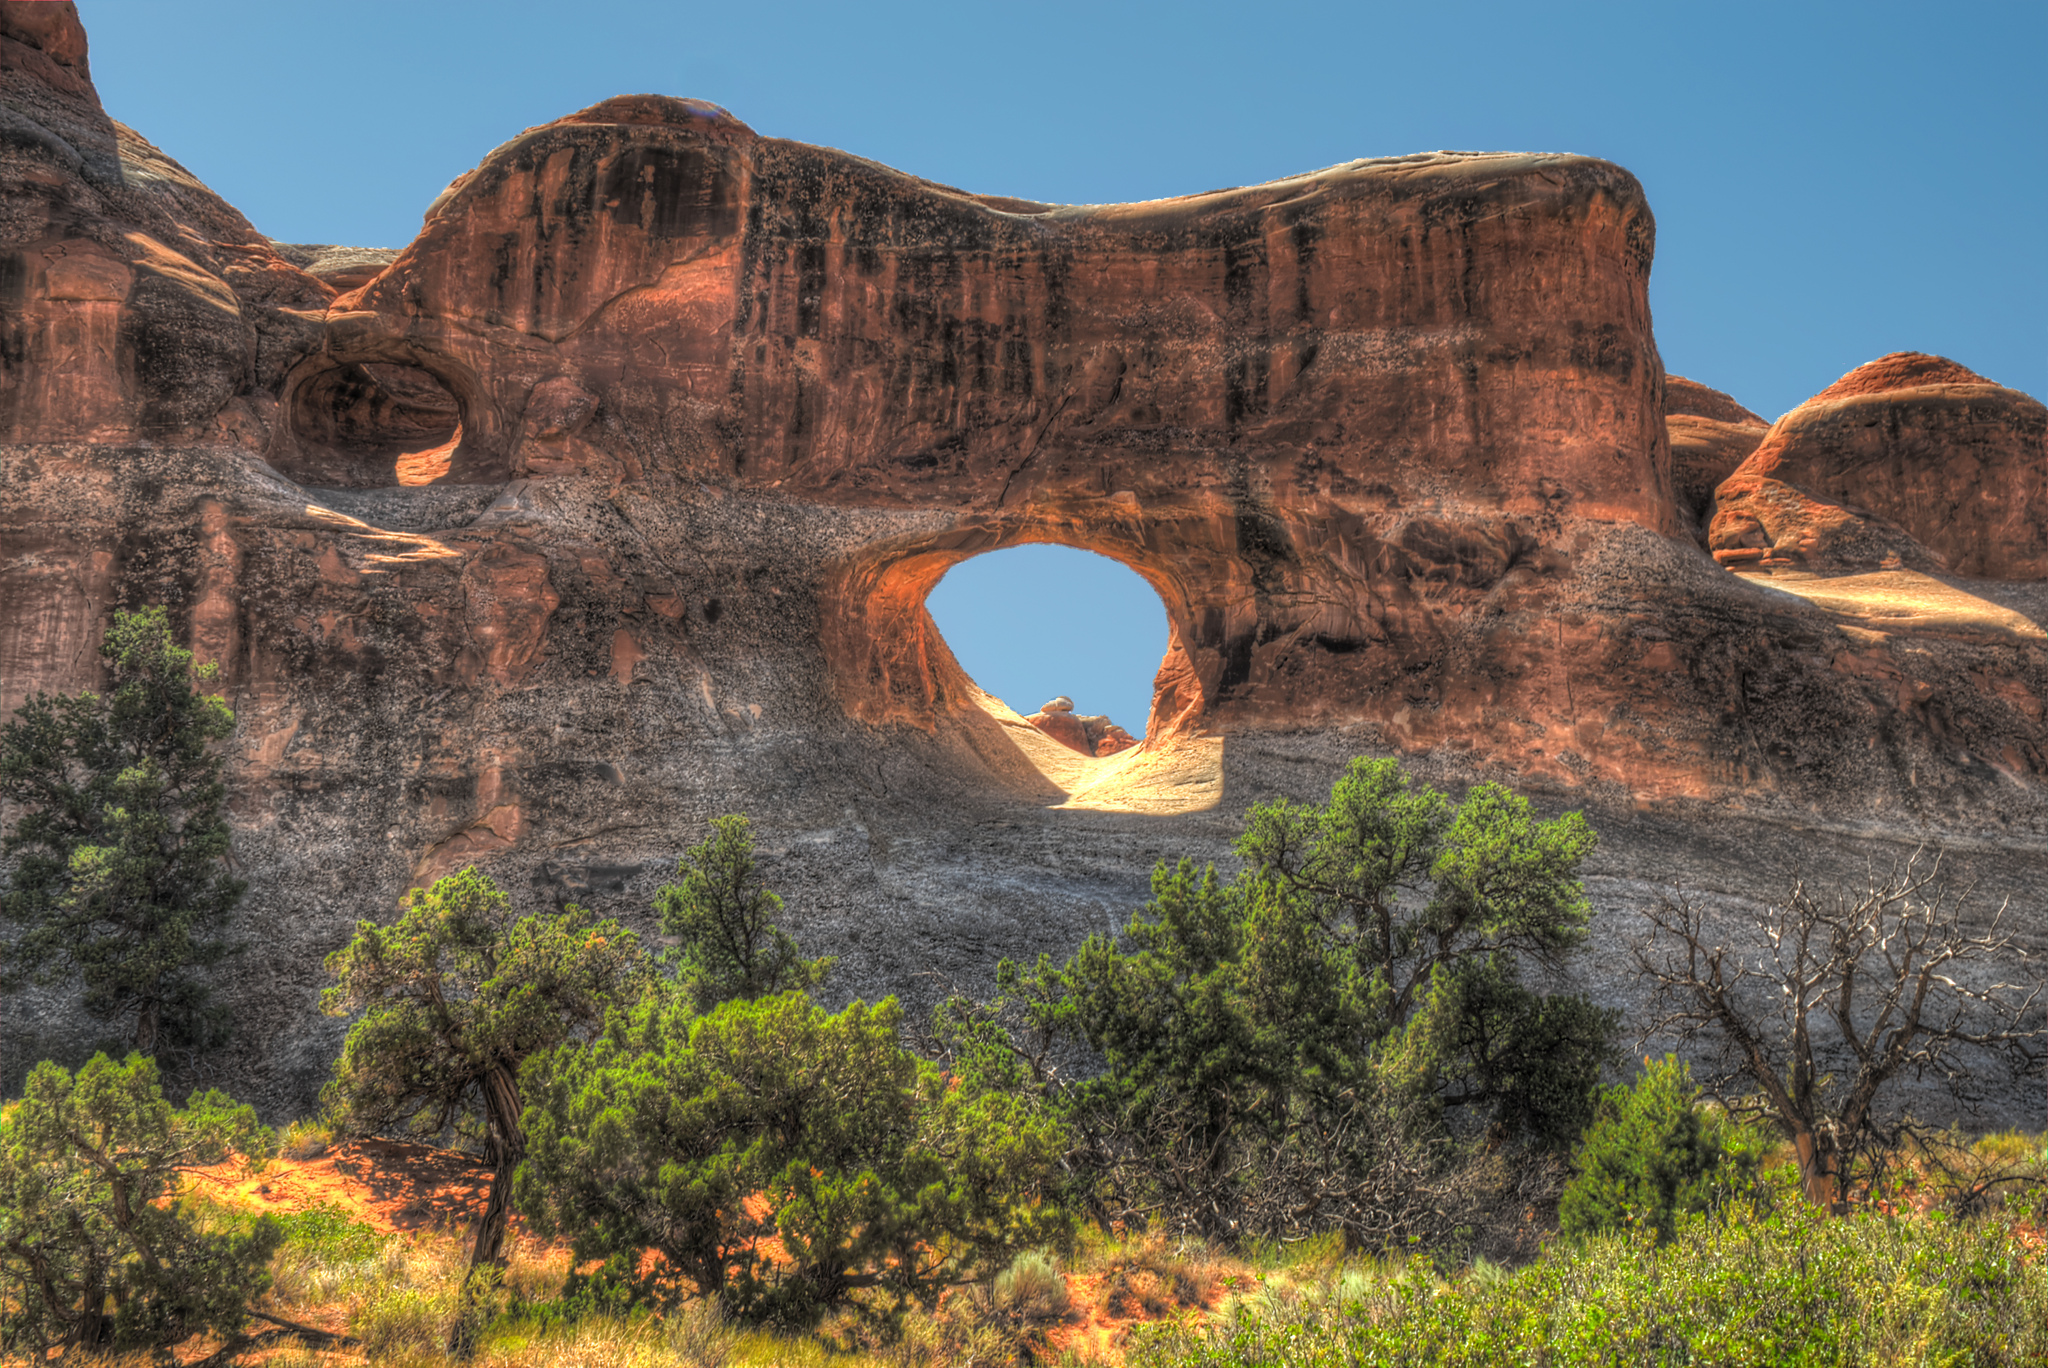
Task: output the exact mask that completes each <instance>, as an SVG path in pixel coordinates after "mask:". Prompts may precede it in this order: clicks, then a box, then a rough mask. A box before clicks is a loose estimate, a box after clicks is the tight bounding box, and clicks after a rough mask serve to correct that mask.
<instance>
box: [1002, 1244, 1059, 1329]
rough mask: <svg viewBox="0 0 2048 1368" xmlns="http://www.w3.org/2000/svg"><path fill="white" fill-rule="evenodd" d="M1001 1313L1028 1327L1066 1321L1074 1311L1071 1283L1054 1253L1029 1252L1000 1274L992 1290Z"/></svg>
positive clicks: (1013, 1261)
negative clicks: (1056, 1261)
mask: <svg viewBox="0 0 2048 1368" xmlns="http://www.w3.org/2000/svg"><path fill="white" fill-rule="evenodd" d="M990 1293H991V1300H992V1301H993V1302H994V1304H995V1306H996V1308H997V1310H999V1311H1001V1312H1003V1313H1005V1314H1007V1315H1010V1316H1013V1317H1015V1318H1016V1319H1018V1320H1020V1321H1023V1322H1024V1323H1026V1324H1033V1325H1035V1324H1044V1323H1047V1322H1051V1321H1060V1320H1065V1319H1066V1318H1067V1317H1068V1316H1069V1315H1070V1314H1072V1312H1073V1309H1074V1299H1073V1297H1072V1296H1071V1295H1069V1294H1068V1292H1067V1280H1066V1278H1065V1276H1064V1275H1062V1274H1061V1272H1060V1270H1059V1265H1057V1264H1055V1263H1054V1262H1053V1260H1052V1256H1051V1255H1050V1254H1047V1253H1045V1252H1044V1251H1042V1250H1027V1251H1026V1252H1024V1253H1022V1254H1019V1255H1018V1256H1017V1257H1016V1258H1015V1259H1013V1260H1011V1261H1010V1266H1009V1267H1008V1268H1006V1269H1004V1270H1003V1271H1002V1272H1001V1273H998V1274H997V1275H996V1280H995V1284H994V1286H993V1287H992V1288H991V1289H990Z"/></svg>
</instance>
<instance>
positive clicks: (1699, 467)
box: [1664, 375, 1770, 538]
mask: <svg viewBox="0 0 2048 1368" xmlns="http://www.w3.org/2000/svg"><path fill="white" fill-rule="evenodd" d="M1769 428H1770V424H1768V423H1766V422H1765V421H1764V420H1763V419H1762V418H1760V417H1758V416H1757V415H1756V414H1754V413H1751V412H1750V411H1749V410H1748V409H1746V408H1744V407H1743V406H1742V405H1740V404H1738V403H1736V402H1735V400H1734V399H1733V398H1731V397H1729V396H1728V395H1726V394H1723V393H1721V391H1719V390H1717V389H1709V388H1708V387H1707V386H1705V385H1702V384H1700V383H1699V382H1698V381H1695V380H1688V379H1686V378H1685V377H1684V376H1682V375H1667V376H1665V377H1664V430H1665V432H1666V433H1667V434H1668V435H1669V437H1670V439H1671V491H1672V496H1673V498H1674V499H1675V500H1676V502H1677V504H1678V511H1679V513H1680V515H1681V516H1683V517H1684V518H1685V519H1686V522H1687V525H1688V526H1689V527H1691V528H1692V529H1693V530H1695V531H1696V532H1697V533H1698V534H1699V535H1701V536H1702V538H1704V536H1705V532H1706V526H1707V520H1708V519H1709V518H1710V517H1711V516H1712V513H1713V504H1714V491H1715V490H1716V489H1717V488H1719V487H1720V484H1721V482H1722V481H1723V480H1725V479H1727V478H1728V477H1729V476H1730V475H1733V474H1734V473H1735V471H1736V469H1737V468H1738V467H1740V466H1741V464H1742V463H1743V462H1744V461H1746V460H1748V459H1749V455H1750V453H1751V452H1753V451H1755V450H1756V449H1757V445H1758V444H1759V443H1760V442H1762V441H1763V439H1764V433H1765V432H1766V431H1767V430H1768V429H1769Z"/></svg>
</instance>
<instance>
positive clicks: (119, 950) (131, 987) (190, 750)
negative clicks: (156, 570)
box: [0, 608, 245, 1052]
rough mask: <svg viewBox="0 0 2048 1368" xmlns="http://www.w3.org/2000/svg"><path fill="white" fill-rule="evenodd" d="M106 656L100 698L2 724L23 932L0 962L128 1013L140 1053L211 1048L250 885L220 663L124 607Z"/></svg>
mask: <svg viewBox="0 0 2048 1368" xmlns="http://www.w3.org/2000/svg"><path fill="white" fill-rule="evenodd" d="M100 654H101V656H102V657H104V658H105V660H106V662H107V674H108V680H107V690H106V692H105V693H100V694H95V693H82V694H79V695H77V696H75V697H60V696H54V695H50V694H37V695H36V696H35V697H34V698H31V699H30V700H29V701H28V702H27V703H25V704H23V705H22V706H21V707H20V708H19V709H17V710H16V711H15V714H14V720H13V721H11V722H9V723H8V724H7V725H6V726H5V727H4V728H0V800H5V801H6V802H8V803H10V804H13V805H17V810H18V811H19V814H20V815H19V817H18V818H17V820H16V822H15V824H14V826H13V828H12V830H10V831H9V832H8V833H7V836H6V839H5V842H4V850H5V853H6V854H7V855H8V856H9V857H11V858H13V859H14V860H15V862H16V863H15V869H14V876H13V879H12V881H11V883H10V885H9V887H8V890H7V893H6V896H5V899H4V900H0V913H4V915H5V917H6V919H7V920H9V921H11V922H13V923H14V924H15V925H16V926H17V927H18V928H20V929H19V931H18V933H17V935H16V936H15V938H14V940H13V942H12V944H11V945H7V946H4V947H0V949H4V950H5V952H6V956H5V960H4V962H0V969H4V970H5V971H6V978H7V979H8V981H10V982H14V983H20V982H22V981H23V980H26V979H33V980H35V981H39V982H56V981H60V980H62V979H65V978H69V977H72V976H76V977H77V978H79V979H81V980H82V981H83V984H84V989H85V1006H86V1009H87V1010H88V1011H90V1012H92V1013H93V1014H94V1015H95V1016H98V1017H100V1018H102V1019H105V1020H125V1021H126V1022H127V1023H128V1035H129V1039H130V1040H131V1041H132V1043H133V1044H134V1046H135V1048H136V1049H138V1050H142V1051H145V1052H148V1051H151V1050H153V1049H155V1048H156V1047H157V1044H158V1041H159V1038H160V1037H161V1036H163V1035H164V1034H165V1033H166V1032H167V1031H168V1032H170V1033H172V1036H173V1038H174V1039H177V1040H178V1041H180V1042H181V1043H191V1044H204V1043H206V1039H207V1035H208V1033H209V1031H210V1030H211V1029H212V1028H214V1027H217V1025H218V1019H217V1017H215V1015H214V1014H212V1013H210V1012H209V1011H208V1010H207V1005H206V1000H207V996H208V994H207V985H206V977H207V971H209V970H212V969H214V968H216V967H217V966H218V965H219V964H220V962H221V961H222V960H224V959H226V958H227V957H228V956H229V955H231V954H233V953H235V952H236V950H237V949H238V948H239V947H238V946H236V945H235V944H234V943H233V942H231V941H230V940H229V939H228V938H227V936H226V931H227V928H228V920H229V917H230V916H231V915H232V913H233V912H234V909H235V904H236V903H237V902H238V901H240V899H241V896H242V892H243V890H244V888H245V884H244V883H243V881H242V880H240V879H238V878H236V877H235V876H234V874H233V873H232V872H231V870H230V868H229V858H228V836H229V832H228V821H227V810H226V807H227V787H226V785H225V784H224V783H223V782H222V780H221V757H220V756H219V754H218V753H217V752H216V751H215V749H214V743H215V742H217V741H220V740H222V739H224V738H226V737H227V736H228V735H230V734H231V733H232V732H233V731H234V726H235V717H234V714H233V713H232V712H230V711H229V710H228V707H227V704H226V703H225V702H224V701H223V700H222V699H220V698H218V697H213V696H210V695H206V694H202V693H200V692H199V691H198V690H197V689H196V688H194V687H193V685H194V681H195V679H196V680H197V681H198V682H199V683H202V684H203V683H206V682H208V681H211V680H212V679H213V678H214V677H215V675H216V673H217V670H216V667H215V666H214V665H212V664H206V665H202V666H200V667H199V668H198V669H197V670H195V669H194V668H193V665H192V653H191V652H190V651H187V650H184V649H182V648H180V647H179V646H178V645H177V644H176V642H175V641H174V640H173V639H172V636H171V632H170V628H169V626H168V624H167V623H166V620H165V615H164V610H163V609H162V608H146V609H143V610H142V611H141V612H135V613H129V612H119V613H116V614H115V615H114V625H113V627H112V629H111V630H110V631H109V632H108V633H107V636H106V640H105V642H104V643H102V645H101V646H100Z"/></svg>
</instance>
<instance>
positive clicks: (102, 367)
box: [0, 0, 332, 442]
mask: <svg viewBox="0 0 2048 1368" xmlns="http://www.w3.org/2000/svg"><path fill="white" fill-rule="evenodd" d="M0 107H4V108H5V109H6V111H7V120H8V122H7V124H6V127H5V129H4V130H0V223H4V225H5V228H4V240H0V280H4V281H6V282H7V287H8V292H9V294H8V304H7V307H6V309H5V311H4V312H0V357H4V358H6V359H5V360H4V361H0V441H65V440H77V439H80V438H88V439H92V440H96V441H109V442H118V441H128V440H133V439H135V438H138V437H153V438H163V439H169V438H174V437H177V436H179V435H180V434H183V435H185V436H187V437H191V436H197V435H200V434H201V433H202V432H206V431H208V430H209V429H213V428H214V427H215V426H216V423H217V421H218V420H221V419H222V416H223V410H225V409H226V408H227V407H228V405H229V402H230V401H231V400H233V399H234V398H235V397H236V396H237V395H248V396H251V401H252V402H254V403H255V404H256V405H257V406H258V407H264V406H266V405H267V404H268V402H269V401H268V400H267V399H262V398H257V397H256V396H260V395H263V394H264V393H265V392H268V391H274V390H275V387H276V385H277V383H278V381H279V379H280V378H281V376H282V367H283V365H284V364H285V362H286V360H287V358H289V357H290V356H293V355H296V354H298V353H302V352H303V351H305V350H306V349H308V348H309V347H312V346H315V345H317V343H318V337H319V326H320V317H321V313H322V311H324V309H325V307H326V304H327V301H328V299H329V298H330V297H331V295H332V291H331V290H329V289H328V288H327V287H326V286H324V285H322V284H321V283H320V282H319V281H317V280H315V279H313V278H312V277H311V276H308V275H307V274H305V273H304V272H303V271H301V270H299V268H298V267H296V266H294V265H292V264H291V263H290V262H288V261H286V260H285V259H284V258H283V257H281V256H279V255H278V253H277V252H276V250H275V248H274V246H273V244H272V243H271V242H270V240H269V239H268V238H266V237H264V236H263V235H262V234H261V233H258V232H257V231H256V230H255V229H254V228H252V227H251V226H250V225H249V222H248V220H247V219H244V218H243V217H242V216H241V215H240V214H238V213H236V212H235V211H234V210H233V209H232V208H230V207H229V206H228V205H227V204H226V203H224V202H223V201H222V200H221V199H220V198H219V197H218V196H216V195H215V194H214V193H213V192H212V191H210V190H208V189H207V188H206V187H205V186H203V185H201V184H200V183H199V182H198V181H197V180H195V179H194V178H193V177H192V175H191V174H190V173H189V172H187V171H186V170H185V168H184V167H182V166H180V165H178V164H177V163H176V162H175V161H172V160H171V159H170V158H169V157H167V156H165V155H164V154H163V153H162V152H160V151H158V150H157V149H156V148H155V147H153V146H151V145H150V144H149V143H148V142H146V141H144V140H143V138H142V137H141V136H140V135H139V134H137V133H136V132H135V131H134V130H133V129H130V128H127V127H124V126H123V125H121V124H119V123H116V122H114V121H113V120H112V119H109V118H108V117H107V115H106V112H105V111H104V110H103V109H102V108H101V106H100V101H99V95H98V93H97V92H96V91H95V90H94V88H93V84H92V75H91V72H90V70H89V68H88V65H87V61H86V43H85V31H84V29H83V28H82V27H81V26H80V24H79V22H78V14H77V11H76V9H75V7H74V6H73V5H72V4H71V3H69V0H64V2H63V3H52V2H45V3H35V4H27V3H7V4H4V5H0ZM240 417H241V415H236V418H240ZM229 421H233V420H229ZM216 435H217V434H216Z"/></svg>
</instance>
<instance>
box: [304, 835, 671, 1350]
mask: <svg viewBox="0 0 2048 1368" xmlns="http://www.w3.org/2000/svg"><path fill="white" fill-rule="evenodd" d="M327 969H328V972H329V973H331V974H333V975H334V979H335V986H334V987H332V988H330V989H328V990H327V991H326V993H325V994H323V995H322V997H321V1007H322V1008H323V1009H324V1010H325V1011H326V1012H327V1013H328V1014H329V1015H332V1016H356V1017H357V1020H356V1022H355V1024H354V1025H353V1026H351V1027H350V1028H349V1033H348V1037H347V1039H346V1040H345V1041H344V1042H343V1044H342V1050H341V1057H340V1058H339V1059H337V1060H336V1061H335V1064H334V1076H333V1078H332V1080H331V1081H330V1082H329V1083H328V1085H327V1089H326V1093H325V1097H326V1101H327V1105H328V1109H329V1111H330V1113H331V1114H332V1115H333V1116H334V1117H335V1119H336V1120H337V1121H338V1122H339V1123H340V1124H341V1125H342V1126H343V1127H344V1128H346V1129H348V1130H350V1131H353V1132H356V1133H358V1134H375V1133H379V1132H384V1131H389V1130H394V1129H398V1128H400V1127H404V1128H408V1129H410V1130H412V1131H413V1132H415V1133H417V1134H420V1135H422V1136H429V1137H431V1136H438V1135H440V1134H442V1133H444V1132H446V1131H447V1130H449V1129H450V1128H451V1127H458V1126H462V1125H465V1124H467V1125H480V1126H481V1128H482V1131H483V1147H484V1157H485V1159H486V1161H487V1162H489V1163H490V1164H492V1165H493V1166H494V1168H495V1172H494V1173H493V1175H492V1178H491V1190H490V1195H489V1196H488V1197H487V1198H486V1199H485V1203H484V1211H483V1215H482V1217H481V1218H480V1219H479V1220H478V1222H477V1228H476V1239H475V1243H474V1245H473V1247H472V1249H471V1251H470V1263H469V1272H470V1275H471V1278H472V1280H473V1277H474V1274H475V1272H476V1270H477V1269H478V1268H480V1267H486V1266H501V1265H502V1264H503V1263H504V1247H505V1232H506V1228H507V1225H508V1224H509V1222H510V1218H511V1210H512V1208H511V1200H512V1176H513V1173H514V1171H515V1170H516V1169H517V1168H518V1166H519V1162H520V1160H521V1159H522V1158H523V1157H524V1155H525V1152H526V1132H525V1129H524V1127H523V1126H522V1124H521V1119H520V1118H521V1113H522V1111H523V1110H524V1104H523V1102H522V1100H521V1094H520V1083H519V1070H520V1066H521V1065H523V1064H524V1063H525V1062H526V1060H527V1059H528V1058H529V1057H530V1056H532V1055H535V1054H538V1053H540V1052H542V1051H544V1050H548V1049H550V1048H552V1047H554V1046H556V1045H559V1044H561V1043H562V1042H564V1041H567V1040H570V1039H574V1038H576V1037H577V1036H579V1035H588V1034H589V1033H591V1032H593V1031H595V1030H596V1029H597V1027H598V1026H599V1025H600V1024H601V1022H602V1021H603V1019H604V1015H605V1012H606V1010H607V1009H608V1008H610V1007H611V1006H612V1005H613V1004H614V1002H615V1001H617V1000H621V999H623V1000H626V1001H630V1000H632V998H633V997H634V995H635V994H636V992H637V985H638V983H639V982H640V981H641V980H642V979H643V978H644V976H645V974H646V972H647V958H646V956H645V955H644V954H643V953H642V951H641V949H640V943H639V940H638V938H636V937H635V936H634V935H633V933H632V932H631V931H630V930H628V929H627V928H626V927H624V926H622V925H620V924H619V923H618V922H616V921H610V920H600V919H598V918H597V917H596V916H594V915H593V914H592V913H590V912H588V911H586V910H585V909H583V908H581V907H576V906H573V905H572V906H570V907H568V908H567V909H565V910H563V911H562V912H560V913H557V914H553V915H537V916H526V917H518V916H515V915H514V914H513V911H512V904H511V900H510V899H509V898H507V897H506V896H505V894H504V893H503V892H501V891H500V890H499V889H498V887H497V885H496V884H494V883H492V882H491V880H490V879H488V878H487V877H485V876H484V875H482V874H479V873H478V872H477V871H476V870H474V869H465V870H463V871H461V872H460V873H457V874H451V875H449V876H447V877H446V878H444V879H441V880H439V881H437V882H436V883H435V884H434V886H433V887H432V888H429V889H420V890H415V891H414V892H412V893H410V894H408V895H406V898H405V901H404V902H403V903H402V904H401V915H400V917H399V919H398V921H397V922H396V923H394V924H393V925H391V926H378V925H377V924H375V923H374V922H367V921H366V922H358V923H357V924H356V933H355V937H354V939H353V940H351V941H350V942H349V944H348V945H347V946H346V947H345V948H343V949H341V950H337V951H336V952H335V953H334V954H332V955H330V956H328V958H327ZM465 1289H466V1290H465V1304H464V1307H463V1312H462V1314H461V1315H460V1316H458V1318H457V1321H456V1325H455V1329H454V1332H453V1339H452V1341H451V1347H452V1348H453V1349H454V1350H456V1351H457V1352H459V1353H467V1352H468V1351H469V1350H471V1349H472V1348H473V1347H474V1334H475V1331H476V1329H477V1326H476V1325H475V1323H474V1315H473V1312H474V1309H475V1308H474V1305H473V1304H472V1302H471V1301H470V1300H469V1297H470V1292H471V1291H472V1290H473V1281H470V1282H465Z"/></svg>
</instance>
